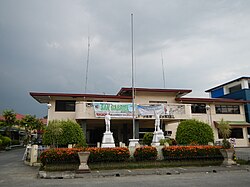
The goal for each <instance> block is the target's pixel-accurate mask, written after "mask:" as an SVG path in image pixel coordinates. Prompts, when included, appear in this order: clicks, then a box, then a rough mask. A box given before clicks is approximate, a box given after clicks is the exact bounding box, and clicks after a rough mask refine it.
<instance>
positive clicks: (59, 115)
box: [48, 101, 75, 121]
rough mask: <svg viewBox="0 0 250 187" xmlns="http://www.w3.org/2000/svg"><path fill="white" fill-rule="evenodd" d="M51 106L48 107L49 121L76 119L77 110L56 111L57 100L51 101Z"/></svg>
mask: <svg viewBox="0 0 250 187" xmlns="http://www.w3.org/2000/svg"><path fill="white" fill-rule="evenodd" d="M49 104H51V107H50V108H49V109H48V121H52V120H55V119H58V120H67V119H71V120H75V112H56V111H55V101H50V103H49Z"/></svg>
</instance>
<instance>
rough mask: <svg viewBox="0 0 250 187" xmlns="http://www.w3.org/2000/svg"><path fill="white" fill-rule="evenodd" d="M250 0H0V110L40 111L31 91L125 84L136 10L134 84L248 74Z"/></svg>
mask: <svg viewBox="0 0 250 187" xmlns="http://www.w3.org/2000/svg"><path fill="white" fill-rule="evenodd" d="M249 10H250V2H249V1H244V0H240V1H233V0H229V1H223V0H221V1H218V0H212V1H207V0H201V1H196V0H190V1H185V0H177V1H170V0H167V1H166V0H159V1H153V0H146V1H144V0H138V1H132V0H129V1H125V0H121V1H116V0H107V1H97V0H91V1H90V0H77V1H69V0H52V1H48V0H44V1H33V0H23V1H18V0H10V1H7V0H3V1H0V65H1V68H0V85H1V91H0V96H1V97H0V98H1V99H0V111H1V110H3V109H5V108H13V109H15V110H17V112H19V113H31V114H37V115H39V116H44V115H46V107H45V106H41V105H40V104H39V103H37V102H36V101H34V100H33V99H32V98H31V97H30V96H29V94H28V93H29V91H41V92H77V93H78V92H83V90H84V79H85V71H86V69H85V68H86V56H87V37H88V36H90V41H91V47H90V64H89V76H88V80H89V82H88V92H90V93H103V92H105V93H106V94H115V93H116V92H117V91H118V90H119V89H120V87H121V86H130V85H131V38H130V34H131V30H130V29H131V28H130V14H131V13H134V34H135V63H136V86H138V87H163V80H162V67H161V52H162V53H163V57H164V63H165V72H166V81H167V87H169V88H191V89H193V93H192V94H191V95H192V96H197V97H198V96H206V94H205V93H204V90H205V89H207V88H210V87H213V86H215V85H217V84H220V83H223V82H224V81H228V80H231V79H234V78H237V77H240V76H249V75H248V74H249V69H250V67H249V65H248V64H249V62H248V61H249V58H250V55H249V52H248V49H249V45H250V42H249V41H250V36H249V31H250V26H249V24H248V23H249V21H250V15H249Z"/></svg>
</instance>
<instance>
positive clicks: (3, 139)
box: [0, 136, 11, 147]
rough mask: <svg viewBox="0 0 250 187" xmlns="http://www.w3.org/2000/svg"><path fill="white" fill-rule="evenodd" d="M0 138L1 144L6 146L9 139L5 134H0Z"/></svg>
mask: <svg viewBox="0 0 250 187" xmlns="http://www.w3.org/2000/svg"><path fill="white" fill-rule="evenodd" d="M0 139H1V140H2V146H4V147H6V146H8V145H10V142H11V139H10V138H9V137H7V136H1V137H0Z"/></svg>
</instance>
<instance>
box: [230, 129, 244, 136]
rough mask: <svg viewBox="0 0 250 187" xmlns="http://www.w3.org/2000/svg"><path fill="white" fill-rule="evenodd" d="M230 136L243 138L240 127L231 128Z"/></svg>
mask: <svg viewBox="0 0 250 187" xmlns="http://www.w3.org/2000/svg"><path fill="white" fill-rule="evenodd" d="M230 138H243V130H242V128H233V129H231V136H230Z"/></svg>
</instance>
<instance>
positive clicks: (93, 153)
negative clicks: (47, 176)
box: [40, 147, 130, 166]
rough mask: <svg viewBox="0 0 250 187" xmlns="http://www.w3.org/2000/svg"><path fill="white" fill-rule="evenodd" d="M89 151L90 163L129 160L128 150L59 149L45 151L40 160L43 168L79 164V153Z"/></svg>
mask: <svg viewBox="0 0 250 187" xmlns="http://www.w3.org/2000/svg"><path fill="white" fill-rule="evenodd" d="M81 151H89V152H90V156H89V160H88V162H120V161H126V160H128V159H129V157H130V154H129V150H128V148H95V147H90V148H71V149H70V148H57V149H48V150H45V151H44V152H43V153H42V154H41V156H40V160H41V163H42V165H43V166H45V165H47V164H60V163H79V157H78V154H77V153H78V152H81Z"/></svg>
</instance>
